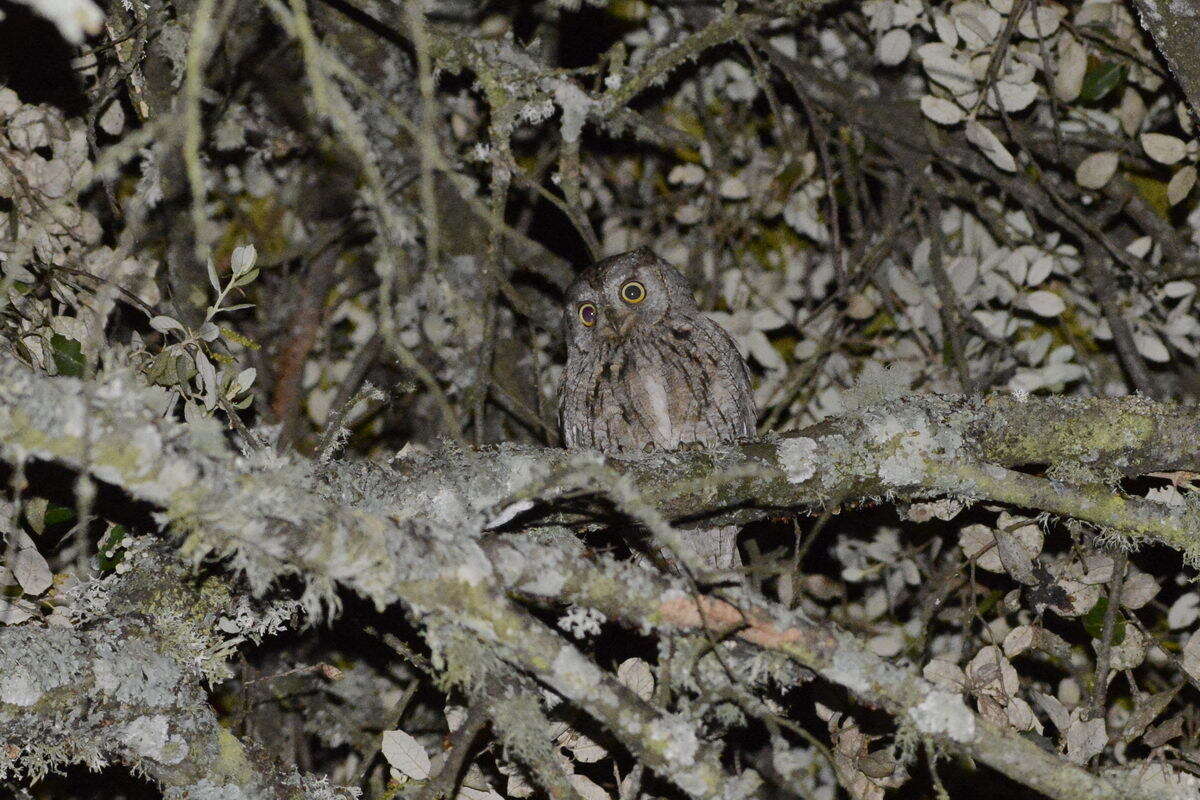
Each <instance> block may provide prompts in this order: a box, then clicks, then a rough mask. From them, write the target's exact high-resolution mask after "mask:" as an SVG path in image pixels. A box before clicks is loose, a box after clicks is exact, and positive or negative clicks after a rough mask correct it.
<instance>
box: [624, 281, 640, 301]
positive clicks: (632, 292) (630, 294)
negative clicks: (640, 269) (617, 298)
mask: <svg viewBox="0 0 1200 800" xmlns="http://www.w3.org/2000/svg"><path fill="white" fill-rule="evenodd" d="M621 299H622V300H624V301H625V302H626V303H633V304H637V303H640V302H642V301H643V300H645V299H646V287H645V286H643V285H642V284H641V283H639V282H638V281H626V282H625V285H624V286H622V287H621Z"/></svg>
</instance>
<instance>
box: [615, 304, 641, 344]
mask: <svg viewBox="0 0 1200 800" xmlns="http://www.w3.org/2000/svg"><path fill="white" fill-rule="evenodd" d="M635 322H637V314H635V313H633V312H631V311H627V312H625V313H624V314H622V315H621V316H620V318H619V319H618V321H617V326H616V330H615V331H614V334H615V335H616V338H618V339H624V338H625V337H626V336H628V335H629V331H630V330H632V329H633V325H634V323H635Z"/></svg>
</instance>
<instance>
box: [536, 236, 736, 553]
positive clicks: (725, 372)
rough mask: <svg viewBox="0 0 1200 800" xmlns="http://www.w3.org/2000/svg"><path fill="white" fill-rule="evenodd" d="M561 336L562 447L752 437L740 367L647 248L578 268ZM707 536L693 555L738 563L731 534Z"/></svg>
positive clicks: (669, 446)
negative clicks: (563, 356) (564, 347)
mask: <svg viewBox="0 0 1200 800" xmlns="http://www.w3.org/2000/svg"><path fill="white" fill-rule="evenodd" d="M563 333H564V337H565V338H566V341H567V368H566V371H565V373H564V376H563V388H562V393H561V395H560V402H559V414H560V420H561V423H562V431H563V437H564V439H565V441H566V445H567V447H569V448H577V449H592V450H599V451H601V452H603V453H637V452H642V451H644V450H647V449H662V450H673V449H675V448H677V447H680V446H681V445H686V444H690V443H698V444H702V445H713V444H719V443H722V442H732V441H735V440H737V439H742V438H747V437H750V436H753V435H754V420H755V412H754V397H753V395H752V394H751V391H750V374H749V372H748V370H747V369H746V362H745V361H744V360H743V359H742V357H741V355H740V354H739V353H738V350H737V346H736V345H734V343H733V340H732V339H731V338H730V337H729V334H727V333H726V332H725V330H724V329H723V328H721V326H720V325H718V324H717V323H715V322H713V321H712V320H711V319H709V318H708V317H707V316H705V314H704V313H703V312H701V311H700V308H699V307H698V306H697V305H696V300H695V298H694V297H693V296H692V289H691V287H690V286H689V285H688V282H687V280H686V279H685V278H684V277H683V275H681V274H680V273H679V271H678V270H677V269H675V268H674V267H673V266H671V265H670V264H668V263H667V262H666V261H663V260H662V259H661V258H659V257H658V256H656V255H655V254H654V253H653V252H652V251H651V250H650V249H649V248H647V247H643V248H639V249H637V250H631V251H630V252H628V253H622V254H621V255H617V256H613V257H611V258H606V259H604V260H603V261H599V262H597V263H596V264H595V265H593V266H592V267H590V268H588V269H587V270H585V271H584V272H583V273H582V274H581V275H580V276H579V277H578V279H576V281H575V282H574V283H573V284H572V285H571V287H570V288H569V289H568V290H567V297H566V306H565V308H564V310H563ZM706 533H708V534H712V535H710V536H709V539H712V538H713V536H717V535H718V534H719V536H717V538H719V539H720V541H716V540H714V541H706V542H703V543H700V546H698V547H697V549H698V550H699V551H700V552H701V555H702V556H704V558H705V560H706V561H708V562H709V563H710V564H711V565H713V566H719V567H727V566H731V565H732V564H735V563H737V549H736V545H735V544H734V537H735V536H736V530H734V531H733V532H730V531H729V530H726V529H722V530H721V531H709V532H706ZM709 550H714V551H717V552H712V553H709V552H707V551H709ZM730 551H732V555H731V554H730Z"/></svg>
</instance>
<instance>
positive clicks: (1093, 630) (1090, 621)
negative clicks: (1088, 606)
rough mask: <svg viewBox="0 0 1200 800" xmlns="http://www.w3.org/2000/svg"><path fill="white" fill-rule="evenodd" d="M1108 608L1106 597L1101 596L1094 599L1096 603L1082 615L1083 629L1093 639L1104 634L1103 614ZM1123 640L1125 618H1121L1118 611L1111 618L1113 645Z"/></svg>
mask: <svg viewBox="0 0 1200 800" xmlns="http://www.w3.org/2000/svg"><path fill="white" fill-rule="evenodd" d="M1107 610H1108V598H1107V597H1101V598H1100V599H1099V600H1097V601H1096V605H1094V606H1092V610H1091V611H1089V612H1088V613H1087V614H1085V615H1084V617H1083V629H1084V630H1086V631H1087V632H1088V636H1091V637H1092V638H1093V639H1099V638H1100V637H1101V636H1103V635H1104V614H1105V612H1106V611H1107ZM1124 641H1125V620H1124V619H1122V618H1121V615H1120V613H1118V614H1117V616H1116V618H1115V619H1114V620H1113V635H1112V643H1113V646H1114V647H1115V646H1117V645H1119V644H1121V642H1124Z"/></svg>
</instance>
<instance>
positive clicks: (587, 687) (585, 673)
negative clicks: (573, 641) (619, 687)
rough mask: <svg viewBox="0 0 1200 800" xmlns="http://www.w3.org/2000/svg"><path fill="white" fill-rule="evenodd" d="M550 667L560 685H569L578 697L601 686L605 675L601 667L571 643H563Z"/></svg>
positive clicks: (572, 692) (573, 693)
mask: <svg viewBox="0 0 1200 800" xmlns="http://www.w3.org/2000/svg"><path fill="white" fill-rule="evenodd" d="M550 669H551V670H552V671H553V672H554V675H555V677H557V678H558V680H559V683H560V685H562V686H564V687H569V688H570V691H571V694H572V695H574V696H576V697H579V696H587V695H588V694H590V693H591V691H593V690H594V689H595V688H596V687H598V686H600V684H601V680H602V679H603V677H604V674H603V673H602V672H601V671H600V668H599V667H597V666H596V665H595V664H593V663H592V662H591V661H589V660H588V659H587V658H586V657H584V655H583V654H582V653H580V652H579V651H578V650H576V649H575V648H574V647H571V646H570V645H563V646H562V647H560V648H559V649H558V655H556V656H555V657H554V662H553V663H552V664H551V665H550Z"/></svg>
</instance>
